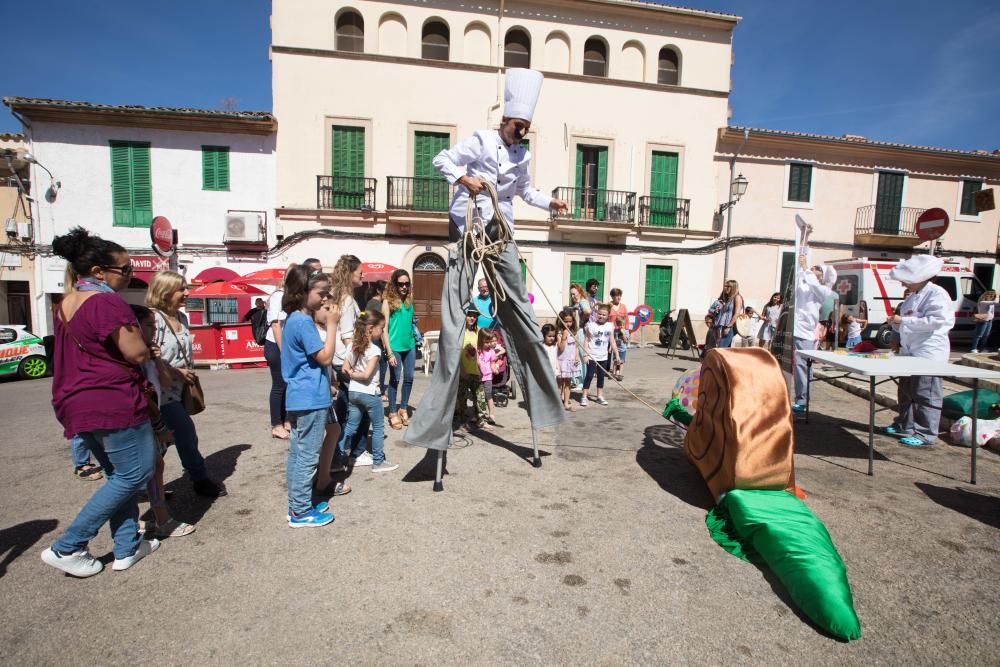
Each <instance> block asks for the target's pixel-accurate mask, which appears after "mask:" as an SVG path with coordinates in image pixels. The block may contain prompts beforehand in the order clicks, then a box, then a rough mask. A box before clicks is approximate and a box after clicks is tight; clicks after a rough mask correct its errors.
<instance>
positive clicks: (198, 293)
mask: <svg viewBox="0 0 1000 667" xmlns="http://www.w3.org/2000/svg"><path fill="white" fill-rule="evenodd" d="M188 294H189V295H190V296H194V297H206V296H256V295H258V294H267V292H265V291H264V290H260V289H257V288H256V287H254V286H253V285H238V284H235V283H232V282H229V283H226V282H222V283H208V284H207V285H201V286H200V287H195V288H194V289H192V290H191V291H190V292H189V293H188Z"/></svg>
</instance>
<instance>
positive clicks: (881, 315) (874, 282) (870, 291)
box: [830, 257, 987, 347]
mask: <svg viewBox="0 0 1000 667" xmlns="http://www.w3.org/2000/svg"><path fill="white" fill-rule="evenodd" d="M897 263H898V262H897V261H895V260H891V259H867V258H864V257H856V258H852V259H842V260H835V261H833V262H830V264H831V266H833V267H834V268H835V269H837V282H836V283H835V284H834V286H833V291H834V294H836V295H837V297H838V298H839V300H840V304H841V306H842V308H843V313H845V314H847V315H853V316H855V317H857V318H859V319H862V320H867V321H868V325H867V326H866V327H865V329H864V331H863V332H862V334H861V337H862V338H863V339H865V340H871V341H872V342H874V343H875V344H876V345H879V346H880V347H888V346H889V342H890V339H891V333H892V332H891V327H890V326H889V324H888V319H889V318H891V317H892V315H893V312H894V311H895V309H896V307H897V306H898V305H899V304H900V303H902V301H903V285H902V284H901V283H900V282H898V281H896V280H893V279H892V278H890V277H889V272H890V271H891V270H892V269H893V268H894V267H895V266H896V264H897ZM932 281H933V282H934V283H935V284H936V285H939V286H940V287H942V288H943V289H944V291H946V292H947V293H948V296H949V297H951V301H952V304H953V306H954V308H955V327H954V328H953V329H952V330H951V333H950V338H951V339H952V341H955V342H971V340H972V332H973V329H974V328H975V325H976V323H975V321H974V319H973V313H975V312H976V302H977V301H978V300H979V295H980V294H982V293H983V292H984V291H985V290H986V289H987V288H986V287H985V286H984V285H983V284H982V282H980V280H979V278H978V277H976V275H975V274H974V273H973V272H972V271H969V270H967V269H965V268H963V267H962V266H961V265H959V264H957V263H955V262H945V265H944V266H943V267H941V272H940V273H938V275H937V276H935V277H934V278H933V279H932Z"/></svg>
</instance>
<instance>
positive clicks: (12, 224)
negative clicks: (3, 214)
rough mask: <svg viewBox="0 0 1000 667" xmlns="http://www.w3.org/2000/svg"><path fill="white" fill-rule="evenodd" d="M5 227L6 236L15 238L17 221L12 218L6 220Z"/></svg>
mask: <svg viewBox="0 0 1000 667" xmlns="http://www.w3.org/2000/svg"><path fill="white" fill-rule="evenodd" d="M5 226H6V229H7V236H17V220H15V219H14V218H7V224H6V225H5Z"/></svg>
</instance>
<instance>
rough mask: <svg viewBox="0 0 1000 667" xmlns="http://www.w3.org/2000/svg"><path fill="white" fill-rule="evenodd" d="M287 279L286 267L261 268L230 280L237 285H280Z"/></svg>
mask: <svg viewBox="0 0 1000 667" xmlns="http://www.w3.org/2000/svg"><path fill="white" fill-rule="evenodd" d="M284 279H285V269H261V270H260V271H254V272H253V273H248V274H246V275H245V276H242V277H240V278H234V279H233V280H231V281H230V282H232V283H234V284H237V285H280V284H281V281H283V280H284Z"/></svg>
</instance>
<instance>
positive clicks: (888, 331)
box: [875, 326, 892, 348]
mask: <svg viewBox="0 0 1000 667" xmlns="http://www.w3.org/2000/svg"><path fill="white" fill-rule="evenodd" d="M875 344H876V345H878V346H879V347H881V348H886V347H889V346H890V345H892V327H886V326H883V327H882V328H880V329H879V330H878V333H877V334H875Z"/></svg>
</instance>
